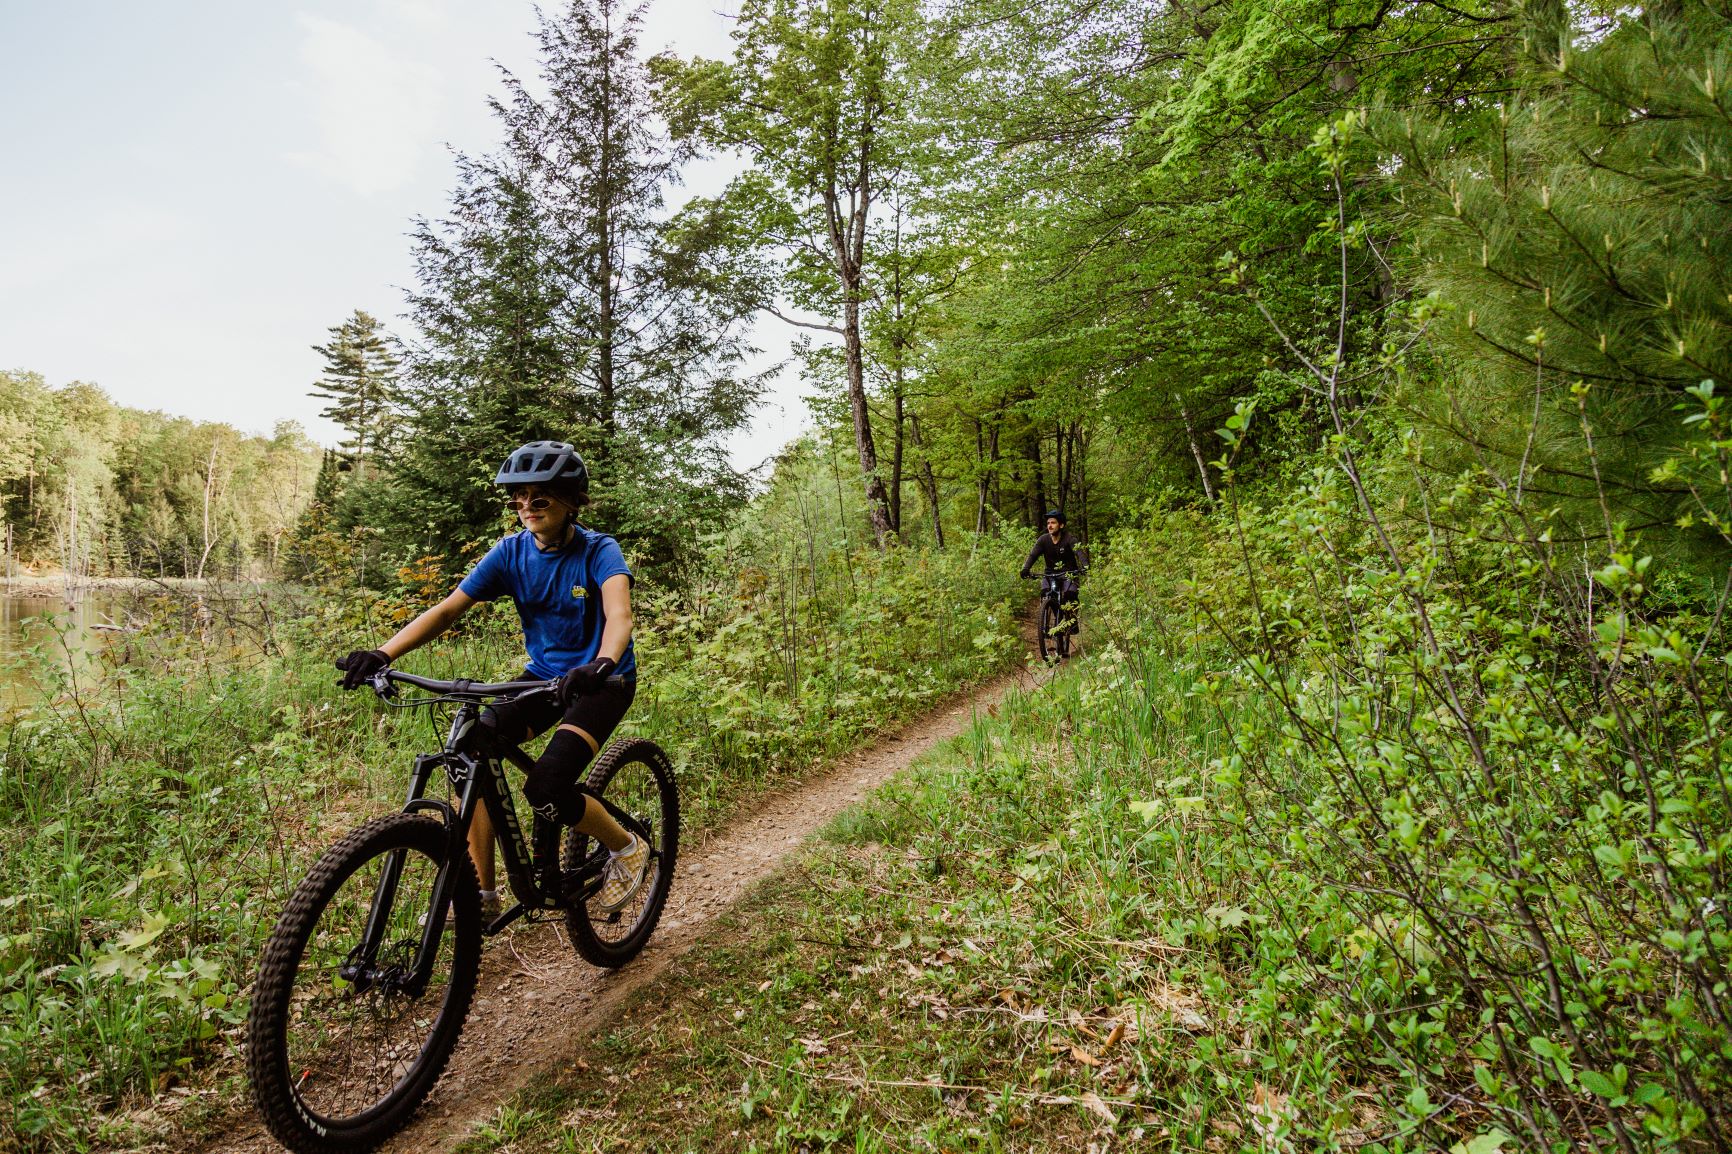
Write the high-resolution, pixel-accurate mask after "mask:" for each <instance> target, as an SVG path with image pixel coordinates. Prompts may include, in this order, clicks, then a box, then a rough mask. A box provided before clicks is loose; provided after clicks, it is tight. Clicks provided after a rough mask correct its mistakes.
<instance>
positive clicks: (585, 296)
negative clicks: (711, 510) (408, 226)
mask: <svg viewBox="0 0 1732 1154" xmlns="http://www.w3.org/2000/svg"><path fill="white" fill-rule="evenodd" d="M641 14H642V9H641V8H638V9H633V10H629V11H626V10H623V9H622V7H621V5H619V4H618V3H617V2H616V0H574V2H573V3H572V4H571V5H570V6H569V7H568V8H567V9H566V10H565V11H564V12H563V13H562V14H561V15H559V16H558V17H552V16H544V17H543V18H542V21H541V26H540V31H539V33H538V42H539V45H540V49H541V52H540V57H541V81H542V88H543V89H544V93H545V94H544V95H537V94H536V93H534V92H532V91H531V90H530V88H529V87H528V86H527V85H525V84H524V83H522V82H520V81H519V80H518V79H517V78H516V77H513V76H510V75H507V76H506V79H505V86H506V93H505V97H504V98H503V99H501V100H495V101H493V102H492V107H493V111H494V114H495V116H496V118H497V119H498V120H499V122H500V126H501V129H502V132H503V136H504V140H503V143H502V145H501V147H500V148H499V150H498V151H497V152H495V153H493V154H490V155H488V156H484V157H478V158H472V157H462V158H459V161H458V177H459V184H458V189H457V191H456V193H455V194H454V197H453V204H452V211H451V213H450V214H448V215H447V216H446V217H445V218H444V219H441V220H439V221H437V222H429V221H422V222H420V223H419V224H418V226H417V228H416V231H415V248H416V260H417V274H418V280H419V287H418V288H417V289H416V291H415V292H414V293H413V294H412V295H411V297H410V305H411V309H412V315H413V316H414V318H415V320H416V323H417V325H418V326H419V328H420V330H421V334H422V340H421V342H420V343H419V345H418V346H417V348H416V349H415V351H414V355H413V357H412V363H411V389H410V393H409V406H408V407H409V410H410V425H411V428H412V431H413V436H412V437H410V438H409V440H408V442H407V444H406V445H405V447H404V450H403V452H402V453H401V454H399V455H398V457H397V459H396V460H395V466H396V468H395V477H396V480H397V482H398V487H397V491H396V493H395V494H394V495H393V498H392V501H391V512H390V519H391V521H392V522H393V524H395V525H397V526H400V527H402V528H404V529H406V530H407V531H408V533H407V536H406V539H408V540H411V541H413V542H415V544H416V547H417V548H419V549H420V550H423V551H425V552H430V553H438V554H442V555H445V556H447V557H451V558H452V559H453V560H454V561H455V560H456V557H457V556H458V555H459V554H460V553H461V550H462V548H463V546H464V545H465V544H467V543H470V542H473V541H475V540H477V539H479V538H481V537H485V536H488V535H491V534H492V533H493V532H494V531H495V530H496V529H497V527H498V524H499V505H498V494H497V492H496V490H495V489H494V488H493V486H492V477H493V472H494V470H495V469H496V468H497V466H498V462H499V461H500V460H501V459H503V457H504V456H505V454H506V453H507V452H509V451H510V450H511V449H512V448H513V447H515V446H516V445H517V444H519V443H521V442H523V441H525V440H531V439H539V438H557V439H561V440H568V441H572V442H575V443H576V444H577V445H578V447H579V449H580V450H581V451H582V452H583V453H584V454H585V456H586V458H587V459H588V461H589V463H590V466H591V475H592V478H593V487H594V489H595V490H596V491H597V497H598V504H599V506H600V508H599V509H598V511H597V513H596V514H595V515H596V516H597V518H598V519H599V520H602V521H603V522H605V523H608V524H610V525H614V526H616V527H624V526H625V525H627V524H636V525H639V526H653V527H656V528H657V529H658V530H659V531H660V532H661V533H662V534H663V539H662V540H660V541H659V542H656V543H655V549H654V551H655V552H656V553H657V554H659V555H663V556H665V555H667V554H668V553H670V552H672V551H677V549H678V548H679V547H680V541H679V540H676V539H675V538H676V537H677V538H679V539H681V540H685V541H687V543H689V541H690V536H691V534H690V530H689V528H682V529H680V530H679V531H678V533H676V534H675V535H674V536H672V537H670V536H668V535H667V534H669V533H670V532H672V530H671V529H670V528H669V527H670V526H677V525H683V524H686V522H687V520H688V519H687V518H685V517H684V516H683V515H676V516H665V515H661V514H660V513H656V512H655V510H656V509H659V508H661V507H662V506H664V505H665V504H666V503H667V502H668V501H669V500H670V499H672V500H674V501H675V502H676V503H677V504H680V506H681V508H682V509H684V510H685V511H688V512H689V511H691V510H692V509H694V508H701V507H703V506H704V505H705V504H706V503H707V502H709V501H710V500H711V499H712V496H713V494H715V493H716V492H718V491H720V492H731V491H737V490H738V487H739V482H738V479H737V478H734V477H733V476H732V474H731V471H729V470H728V469H727V468H726V465H725V463H724V462H723V461H722V460H721V458H720V456H719V454H717V453H716V452H714V446H715V443H716V441H717V439H718V438H719V437H720V436H722V435H723V434H725V433H727V432H729V431H731V430H732V429H735V428H737V427H739V425H740V424H742V423H743V421H744V420H745V417H746V414H747V410H748V408H749V405H750V403H751V401H752V399H753V398H754V397H755V395H756V392H757V389H758V386H759V382H758V381H757V380H752V379H745V378H742V377H741V376H740V375H739V374H738V368H739V365H740V362H741V361H742V359H743V358H744V356H745V355H746V354H747V353H748V352H749V351H750V350H749V349H748V348H747V347H746V345H745V344H744V341H743V338H742V327H743V326H742V323H741V322H742V320H743V314H744V310H743V309H742V308H741V307H740V305H739V304H738V303H737V301H736V300H734V299H733V298H732V297H731V296H730V295H729V292H728V289H727V284H728V282H727V281H726V280H725V279H722V278H718V277H716V276H714V275H712V273H711V272H710V267H711V264H712V261H711V258H710V256H709V252H710V250H711V249H713V248H714V247H715V245H716V241H715V238H714V229H713V227H712V225H713V222H711V221H709V220H707V219H706V218H705V217H704V216H703V215H702V214H701V213H695V214H694V213H682V214H676V215H675V216H674V217H673V219H671V220H668V219H665V217H664V213H663V211H662V210H663V208H664V201H663V192H664V189H665V188H666V187H667V186H668V185H669V184H670V183H672V181H673V180H674V179H675V176H676V171H677V166H678V164H679V162H680V161H681V160H682V159H683V157H684V153H683V152H682V151H681V150H679V149H676V148H673V147H671V146H669V145H668V144H667V143H666V142H665V141H664V140H663V139H662V138H661V137H660V136H659V135H658V134H657V133H656V131H655V121H654V119H653V117H652V116H651V115H650V112H651V110H650V107H649V100H648V93H647V75H646V71H645V68H644V66H643V64H642V62H641V61H640V60H638V58H637V56H636V48H637V30H638V27H639V24H640V22H641ZM628 473H629V474H631V479H630V480H629V481H628V480H627V476H626V475H627V474H628ZM645 478H654V479H655V480H654V483H652V484H650V485H648V486H644V485H643V484H642V482H643V481H644V480H645ZM646 502H648V505H647V506H646ZM652 514H654V515H652ZM708 516H709V515H708V514H704V515H703V516H700V517H699V520H700V521H701V520H705V519H707V518H708Z"/></svg>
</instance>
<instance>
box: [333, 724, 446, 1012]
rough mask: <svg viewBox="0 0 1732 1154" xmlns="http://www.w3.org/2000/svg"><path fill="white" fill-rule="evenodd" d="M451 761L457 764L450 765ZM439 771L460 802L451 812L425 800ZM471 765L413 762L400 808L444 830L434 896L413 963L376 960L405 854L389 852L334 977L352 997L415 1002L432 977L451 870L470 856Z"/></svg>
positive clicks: (437, 758)
mask: <svg viewBox="0 0 1732 1154" xmlns="http://www.w3.org/2000/svg"><path fill="white" fill-rule="evenodd" d="M454 759H456V760H454ZM440 765H442V766H444V767H445V768H446V771H447V773H448V774H449V775H450V777H451V783H452V785H453V787H455V788H456V789H457V790H458V793H459V799H458V804H457V807H456V808H455V809H453V807H452V806H450V805H449V804H447V803H446V802H443V801H440V800H438V799H437V798H430V797H427V796H425V794H426V791H427V783H428V781H429V780H430V779H431V777H432V774H433V768H434V767H435V766H440ZM475 768H476V767H475V762H474V759H473V758H470V757H469V756H468V755H466V754H459V753H449V752H446V753H437V754H431V755H428V754H422V755H420V756H417V757H416V758H415V768H414V770H413V772H412V773H411V774H410V778H409V796H408V798H407V799H406V800H405V801H404V803H403V812H404V813H417V812H421V811H431V812H432V813H435V814H437V815H438V816H439V817H440V818H441V820H442V821H443V824H444V826H445V829H446V836H447V848H446V852H445V861H444V862H443V863H442V864H441V865H440V867H439V871H438V873H436V874H435V875H434V876H433V893H432V897H431V899H430V902H429V909H428V910H427V914H426V916H425V917H424V918H423V919H422V921H421V941H420V943H419V945H418V947H417V948H416V951H415V960H414V963H413V964H412V965H410V966H408V967H407V968H405V967H403V966H401V965H399V964H392V963H386V964H383V965H381V964H380V961H379V951H380V948H381V947H382V946H383V945H384V944H385V938H386V935H387V934H388V933H389V931H390V926H391V915H392V912H393V911H394V910H395V909H396V907H397V887H398V886H399V885H400V884H401V882H402V880H403V865H404V863H405V861H406V860H407V858H408V853H409V851H408V850H402V849H399V850H393V851H391V853H390V854H388V855H387V856H386V858H385V866H384V868H383V869H382V870H381V871H380V873H379V881H378V883H377V884H376V885H375V886H374V887H373V900H372V904H371V905H370V906H369V908H368V910H367V925H366V928H365V929H364V930H363V931H362V933H361V940H360V942H358V943H357V944H356V946H355V948H354V949H352V950H350V951H349V955H348V957H347V958H346V959H344V962H343V965H342V966H341V967H340V968H339V969H338V971H337V972H338V974H339V975H340V976H341V977H342V978H343V979H344V980H345V981H348V982H351V983H352V984H353V985H354V986H355V989H356V990H357V992H362V993H364V992H366V991H367V990H368V989H370V988H372V987H373V986H375V985H380V984H389V985H391V986H393V987H395V988H396V989H397V990H400V991H402V992H404V993H406V994H408V995H409V996H411V997H419V996H420V995H421V994H422V993H424V992H425V991H426V989H427V983H428V981H429V980H430V979H431V977H432V974H433V964H434V962H435V960H436V959H437V958H438V956H439V940H440V938H441V937H443V936H444V933H445V919H446V917H447V916H448V913H449V910H450V907H451V897H452V880H451V877H452V871H453V869H454V868H455V867H456V864H457V862H458V860H459V859H458V857H457V855H458V854H467V853H468V852H469V839H468V833H469V821H470V815H472V814H473V813H474V812H475V808H474V807H475V801H476V798H475V791H476V788H477V782H478V780H479V777H480V775H479V774H477V773H476V772H475Z"/></svg>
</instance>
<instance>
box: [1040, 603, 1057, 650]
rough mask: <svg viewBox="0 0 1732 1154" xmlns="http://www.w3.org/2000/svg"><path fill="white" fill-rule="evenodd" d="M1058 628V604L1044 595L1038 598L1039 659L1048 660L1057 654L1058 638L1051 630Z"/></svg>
mask: <svg viewBox="0 0 1732 1154" xmlns="http://www.w3.org/2000/svg"><path fill="white" fill-rule="evenodd" d="M1057 628H1058V606H1056V605H1054V604H1053V603H1052V602H1051V601H1050V600H1048V599H1047V598H1045V597H1042V598H1041V599H1040V659H1041V660H1042V661H1050V660H1051V659H1052V658H1054V657H1055V656H1057V655H1058V638H1057V637H1055V636H1053V630H1055V629H1057Z"/></svg>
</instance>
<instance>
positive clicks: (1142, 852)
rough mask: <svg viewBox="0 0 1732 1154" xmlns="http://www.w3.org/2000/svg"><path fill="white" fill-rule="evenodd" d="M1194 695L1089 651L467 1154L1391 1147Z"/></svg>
mask: <svg viewBox="0 0 1732 1154" xmlns="http://www.w3.org/2000/svg"><path fill="white" fill-rule="evenodd" d="M1191 677H1192V671H1189V670H1187V669H1185V668H1184V667H1182V666H1176V665H1172V664H1161V663H1147V664H1142V665H1136V664H1133V663H1131V662H1129V661H1127V660H1126V659H1124V658H1123V657H1122V656H1121V655H1119V654H1118V653H1117V652H1116V651H1114V650H1111V649H1108V650H1107V651H1106V652H1105V653H1102V654H1100V655H1098V656H1097V657H1096V658H1095V659H1094V660H1093V661H1092V662H1090V663H1089V664H1088V665H1086V666H1085V667H1083V668H1079V669H1075V670H1071V671H1068V672H1067V673H1065V674H1064V675H1062V676H1060V677H1059V678H1057V679H1056V680H1054V681H1052V682H1051V683H1050V684H1048V685H1046V686H1045V687H1043V688H1042V689H1040V690H1038V691H1035V692H1032V693H1029V694H1026V695H1021V696H1018V697H1014V698H1012V699H1011V700H1008V701H1006V702H1005V703H1004V705H1003V707H1002V708H1001V710H1000V711H999V716H998V717H996V718H990V717H981V718H979V719H977V721H976V723H975V725H974V726H973V727H972V728H971V729H970V730H969V731H968V732H967V733H965V734H964V735H963V736H962V737H961V738H959V739H957V740H956V741H954V742H952V743H950V744H949V745H948V746H947V747H945V748H943V749H941V750H940V751H938V752H936V753H935V754H934V755H932V756H930V757H928V758H927V759H926V760H925V761H923V762H922V764H921V765H920V766H919V767H918V768H917V769H916V770H915V771H914V772H913V773H911V774H909V775H907V776H906V777H904V778H903V779H900V780H898V781H897V782H895V783H893V784H891V785H889V786H887V787H886V788H884V789H883V790H881V791H880V792H879V794H878V795H877V796H876V797H875V798H874V799H873V800H872V801H871V802H870V803H868V804H867V805H865V806H863V807H861V808H860V809H857V810H855V811H852V812H850V813H849V814H848V815H846V816H844V817H843V818H841V819H839V820H838V821H837V822H836V823H835V824H834V825H833V826H832V827H831V829H830V830H829V831H828V832H827V835H826V839H825V841H824V842H823V843H822V844H821V845H819V846H817V847H816V848H814V849H813V850H812V851H811V852H810V853H808V854H807V855H806V856H805V858H804V859H803V860H802V861H801V862H800V863H799V865H798V866H797V867H795V868H794V869H793V870H792V872H791V873H790V874H789V875H787V876H784V877H783V878H781V879H778V881H777V882H775V883H774V885H773V886H768V887H765V888H764V889H763V890H761V891H760V892H759V893H758V895H756V896H755V897H754V898H753V899H752V900H751V901H749V902H748V903H746V904H745V905H744V906H743V907H742V908H740V909H739V910H738V911H736V912H735V913H734V914H733V915H731V916H730V918H729V919H728V922H727V928H726V931H725V935H724V940H722V941H721V942H720V943H719V944H710V945H705V946H701V947H699V948H697V949H696V950H694V951H693V952H692V953H691V954H690V955H688V957H687V958H686V959H684V960H683V961H682V963H681V964H680V965H679V966H678V967H677V968H676V969H675V971H674V972H673V973H672V974H671V975H669V976H668V977H666V978H665V979H663V980H660V981H658V983H657V986H656V989H655V990H653V991H651V992H649V993H646V994H645V995H643V996H642V997H641V998H640V999H639V1000H638V1001H637V1003H636V1004H635V1005H633V1007H632V1008H631V1010H630V1011H629V1012H628V1014H627V1015H626V1017H625V1018H624V1019H623V1020H622V1021H621V1022H620V1023H619V1024H618V1026H616V1027H615V1028H614V1029H613V1030H612V1031H611V1032H610V1033H609V1034H608V1035H607V1036H605V1037H604V1038H602V1039H600V1040H599V1041H598V1043H597V1045H596V1046H595V1048H594V1050H593V1051H592V1052H591V1053H589V1054H587V1055H585V1056H584V1058H583V1059H582V1062H581V1063H580V1065H579V1066H578V1067H575V1068H573V1069H569V1070H566V1071H563V1072H560V1073H559V1074H557V1075H555V1076H553V1077H551V1078H548V1079H546V1080H544V1081H543V1082H542V1083H541V1084H539V1085H537V1086H536V1087H534V1088H533V1089H532V1090H530V1091H529V1092H527V1093H526V1094H524V1095H522V1096H520V1097H519V1098H518V1099H516V1100H515V1101H513V1102H512V1103H511V1104H510V1105H509V1106H508V1107H507V1108H506V1109H505V1110H504V1111H503V1112H502V1113H501V1114H500V1116H499V1119H498V1120H497V1121H496V1122H495V1124H494V1125H493V1127H492V1128H491V1129H490V1130H488V1131H487V1132H485V1133H482V1134H480V1135H478V1136H477V1137H476V1138H474V1139H473V1140H472V1141H471V1143H470V1145H469V1146H467V1147H465V1149H466V1150H470V1151H477V1152H479V1151H490V1150H503V1149H505V1148H507V1147H508V1146H509V1148H510V1149H512V1150H522V1151H531V1150H549V1151H553V1150H559V1151H565V1150H583V1151H587V1150H630V1149H658V1150H720V1149H741V1150H762V1151H799V1150H831V1149H839V1150H922V1149H928V1150H970V1151H972V1150H981V1151H999V1150H1039V1149H1078V1150H1081V1149H1085V1148H1087V1147H1088V1145H1089V1143H1090V1142H1091V1141H1094V1142H1099V1143H1102V1144H1103V1145H1102V1147H1101V1148H1105V1145H1104V1144H1105V1143H1107V1142H1108V1136H1109V1135H1111V1136H1112V1137H1111V1139H1110V1141H1111V1145H1112V1146H1113V1147H1114V1148H1117V1146H1118V1145H1119V1144H1121V1143H1139V1144H1143V1145H1145V1146H1147V1147H1148V1148H1174V1149H1201V1150H1217V1149H1222V1148H1238V1147H1239V1146H1240V1145H1242V1144H1249V1145H1251V1146H1255V1145H1256V1142H1257V1139H1256V1135H1257V1134H1258V1133H1259V1127H1265V1128H1267V1132H1268V1133H1269V1134H1270V1135H1271V1137H1272V1138H1275V1139H1279V1138H1283V1137H1286V1136H1288V1135H1289V1134H1291V1133H1293V1132H1294V1131H1295V1129H1297V1128H1299V1123H1298V1115H1299V1113H1300V1111H1304V1112H1306V1113H1307V1114H1308V1115H1309V1118H1310V1122H1309V1123H1307V1124H1306V1125H1305V1126H1304V1127H1303V1132H1304V1133H1305V1136H1306V1137H1307V1138H1309V1139H1312V1140H1317V1139H1320V1138H1321V1139H1323V1140H1324V1144H1325V1145H1328V1144H1329V1141H1328V1139H1327V1138H1326V1137H1325V1136H1326V1135H1334V1136H1335V1139H1336V1140H1337V1141H1339V1142H1340V1143H1342V1144H1353V1143H1356V1142H1357V1141H1360V1140H1362V1139H1363V1138H1364V1137H1366V1136H1368V1135H1369V1134H1370V1133H1372V1132H1374V1131H1375V1130H1395V1131H1399V1128H1400V1126H1401V1125H1402V1124H1403V1116H1402V1112H1401V1108H1400V1105H1399V1099H1400V1094H1399V1092H1395V1091H1392V1090H1391V1089H1390V1088H1389V1087H1388V1086H1387V1085H1380V1083H1382V1082H1384V1081H1386V1075H1385V1076H1382V1077H1380V1076H1379V1072H1378V1071H1377V1070H1375V1069H1374V1068H1371V1067H1369V1066H1367V1065H1365V1064H1361V1063H1357V1062H1355V1061H1353V1060H1352V1057H1351V1055H1350V1054H1348V1053H1343V1052H1342V1049H1343V1047H1340V1046H1339V1045H1337V1044H1335V1043H1333V1042H1331V1043H1328V1044H1323V1043H1321V1042H1320V1041H1317V1040H1308V1039H1307V1036H1306V1033H1305V1027H1306V1025H1307V1015H1314V1014H1317V1013H1320V1012H1326V1011H1322V1010H1321V1009H1320V1006H1319V999H1318V997H1317V994H1318V992H1319V991H1318V987H1319V985H1320V984H1321V983H1320V981H1319V979H1322V978H1324V977H1325V975H1323V974H1321V973H1318V972H1313V971H1312V970H1310V969H1308V968H1307V964H1306V963H1305V962H1304V961H1303V960H1301V959H1300V958H1299V957H1298V956H1297V954H1298V952H1299V943H1295V942H1293V941H1291V940H1290V939H1288V938H1287V937H1286V935H1284V934H1283V933H1281V932H1280V931H1279V929H1278V923H1279V918H1277V917H1275V916H1273V915H1272V911H1270V910H1269V909H1268V908H1267V907H1266V906H1265V905H1264V901H1265V900H1266V895H1265V893H1264V892H1263V890H1262V887H1261V886H1260V885H1259V884H1258V879H1257V877H1256V875H1255V874H1253V873H1251V872H1249V871H1247V870H1245V869H1244V868H1243V867H1244V865H1245V864H1246V863H1244V862H1243V861H1241V860H1236V859H1234V857H1233V855H1232V853H1231V851H1230V850H1226V849H1223V848H1222V846H1221V841H1222V838H1221V831H1220V828H1219V822H1218V820H1217V819H1216V818H1215V817H1214V816H1212V811H1214V810H1216V809H1218V808H1219V807H1220V806H1221V805H1222V804H1223V800H1222V799H1220V798H1218V797H1216V796H1214V791H1213V787H1212V786H1211V785H1210V783H1209V782H1208V780H1207V774H1206V766H1207V764H1208V762H1209V760H1210V759H1211V758H1212V757H1213V756H1215V755H1217V754H1218V753H1221V752H1224V750H1225V748H1226V747H1225V743H1224V741H1223V740H1222V738H1221V736H1220V734H1219V730H1218V726H1217V724H1216V723H1215V721H1214V720H1213V718H1212V716H1211V715H1210V713H1209V711H1208V710H1207V709H1205V708H1204V707H1203V706H1202V704H1201V703H1200V702H1198V701H1197V700H1196V699H1195V698H1193V697H1191V696H1190V695H1189V692H1188V691H1189V685H1190V680H1191ZM1361 1079H1363V1081H1361ZM1361 1085H1366V1086H1371V1087H1373V1088H1374V1091H1373V1093H1372V1095H1371V1100H1370V1101H1366V1100H1365V1099H1364V1098H1362V1097H1361V1096H1360V1093H1361V1091H1360V1089H1359V1087H1360V1086H1361ZM1392 1100H1393V1102H1394V1104H1393V1105H1392ZM1367 1127H1372V1128H1373V1129H1372V1130H1368V1129H1367Z"/></svg>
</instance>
